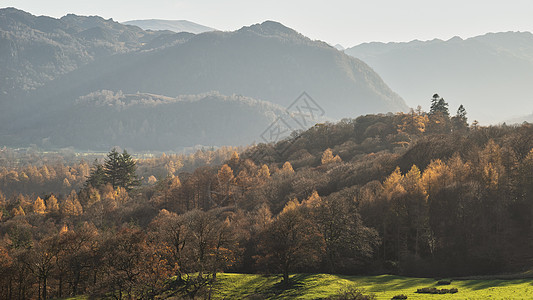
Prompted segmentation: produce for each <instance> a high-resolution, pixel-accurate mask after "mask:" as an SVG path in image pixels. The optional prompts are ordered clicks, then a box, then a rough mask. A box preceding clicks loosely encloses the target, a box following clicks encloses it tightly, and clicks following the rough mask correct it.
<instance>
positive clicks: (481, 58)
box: [345, 32, 533, 122]
mask: <svg viewBox="0 0 533 300" xmlns="http://www.w3.org/2000/svg"><path fill="white" fill-rule="evenodd" d="M345 53H347V54H350V55H352V56H354V57H357V58H360V59H361V60H363V61H365V62H367V63H368V64H369V65H370V66H371V67H372V68H374V70H376V71H377V72H378V73H379V74H380V75H381V76H382V77H383V79H384V80H385V82H387V84H389V85H390V86H391V88H392V89H393V90H395V91H396V92H398V93H399V94H400V95H402V97H404V99H405V100H406V101H407V103H408V104H409V105H410V106H416V105H417V104H423V105H427V104H428V103H429V98H430V97H431V96H432V95H433V94H434V93H439V94H440V95H441V96H443V97H444V98H445V99H446V100H447V101H448V102H450V110H451V111H452V112H453V113H455V110H456V109H457V107H458V106H459V104H461V103H462V104H464V105H465V106H466V108H467V110H468V111H470V112H471V115H470V120H473V119H478V120H480V121H484V122H498V121H504V120H506V119H509V118H511V117H512V116H517V115H522V114H524V111H526V112H529V111H532V110H533V94H532V93H531V86H532V82H533V34H531V33H529V32H506V33H490V34H486V35H483V36H478V37H474V38H469V39H466V40H463V39H461V38H458V37H455V38H452V39H450V40H448V41H442V40H432V41H426V42H421V41H412V42H409V43H388V44H383V43H369V44H362V45H359V46H356V47H353V48H350V49H347V50H346V51H345ZM426 108H427V106H426Z"/></svg>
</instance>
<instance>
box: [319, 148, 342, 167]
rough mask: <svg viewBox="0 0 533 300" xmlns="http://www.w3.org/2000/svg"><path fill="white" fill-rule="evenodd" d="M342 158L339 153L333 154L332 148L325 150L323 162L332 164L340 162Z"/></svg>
mask: <svg viewBox="0 0 533 300" xmlns="http://www.w3.org/2000/svg"><path fill="white" fill-rule="evenodd" d="M341 161H342V159H341V158H340V157H339V156H338V155H335V156H334V155H333V151H331V149H330V148H328V149H326V150H324V153H323V154H322V159H321V162H322V164H323V165H326V164H330V163H338V162H341Z"/></svg>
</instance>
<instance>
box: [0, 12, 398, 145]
mask: <svg viewBox="0 0 533 300" xmlns="http://www.w3.org/2000/svg"><path fill="white" fill-rule="evenodd" d="M1 12H2V13H4V15H9V14H8V12H9V13H10V14H12V15H15V16H10V17H6V18H3V19H2V20H4V21H5V20H7V22H4V23H8V24H9V23H10V22H11V23H14V24H16V25H15V26H11V27H10V26H9V25H5V24H0V25H4V27H2V28H5V30H6V31H5V32H7V34H8V35H9V36H10V37H11V40H10V43H11V44H9V45H12V46H13V47H11V48H10V49H9V51H6V52H4V55H2V54H1V53H0V59H3V60H4V62H6V64H7V65H9V64H12V65H13V68H12V69H11V70H12V71H13V72H14V74H15V75H16V76H18V77H17V78H19V79H20V82H21V83H22V84H19V85H13V86H11V87H12V91H11V92H9V93H5V94H4V95H3V97H2V101H0V141H2V143H4V144H5V145H12V146H17V147H20V146H27V145H29V144H37V145H39V146H46V147H66V146H73V147H76V148H80V147H81V148H88V147H90V145H91V144H93V145H96V146H95V147H99V148H101V147H105V146H104V145H114V144H116V143H117V142H118V141H122V142H123V143H126V144H128V146H129V147H131V148H133V149H146V150H149V148H148V147H149V146H153V147H155V148H157V149H158V150H165V149H175V148H176V147H182V146H192V145H194V144H196V143H202V144H203V143H208V144H210V143H212V144H213V145H220V144H235V143H238V144H245V143H251V142H253V141H255V140H259V137H258V135H257V133H255V131H254V135H252V134H250V132H248V133H247V132H244V131H239V130H234V129H235V128H236V127H235V126H236V124H239V126H241V127H243V128H249V129H251V128H255V127H256V126H257V127H261V128H262V129H263V130H264V129H266V128H267V125H268V124H269V122H266V121H261V122H258V123H257V124H254V120H266V119H265V118H264V116H266V115H268V116H271V115H272V111H273V109H271V108H268V107H266V106H265V105H256V106H253V109H251V111H250V112H246V110H244V109H236V110H235V111H236V113H235V114H231V116H232V119H231V120H232V122H233V125H232V126H234V127H231V126H230V127H227V126H226V127H225V126H221V127H220V128H216V127H215V128H213V132H217V133H218V134H219V135H217V136H215V135H209V134H207V135H206V139H199V138H191V139H189V138H185V137H187V136H194V137H198V136H202V131H201V130H202V128H203V127H201V126H196V127H194V126H193V127H190V126H189V127H188V126H182V125H183V124H181V125H180V126H179V127H174V128H172V130H176V131H177V132H176V133H175V134H171V135H169V134H168V132H169V130H171V129H167V128H164V126H163V124H161V123H158V122H160V121H161V119H160V118H159V115H158V113H167V110H166V109H168V111H173V112H174V116H175V117H176V118H178V116H187V115H190V116H194V117H195V118H194V119H193V120H196V121H195V122H197V121H202V122H206V124H208V125H209V124H212V122H210V119H209V118H212V119H213V120H214V119H216V118H215V117H214V116H213V114H215V113H216V112H217V110H214V111H213V110H211V111H206V110H205V109H203V107H204V106H207V105H208V104H206V103H208V102H205V101H204V102H201V103H202V105H199V104H198V105H184V104H183V103H182V102H180V101H177V102H176V103H173V104H165V105H158V106H157V109H155V110H154V109H153V107H151V106H146V105H141V106H135V107H128V109H125V110H121V111H119V112H116V113H111V112H110V111H107V110H105V109H104V108H105V107H106V106H104V107H98V108H97V109H93V108H92V107H88V108H87V107H86V108H84V110H80V106H79V103H78V99H80V97H81V98H83V97H85V96H86V95H91V94H92V95H94V94H95V93H96V94H97V93H101V92H102V91H104V90H105V91H109V92H110V93H112V94H113V95H115V94H121V93H122V94H125V95H134V94H141V95H157V96H155V97H156V98H177V99H179V98H180V96H181V95H201V94H205V93H210V92H213V91H216V92H219V93H220V94H221V95H239V96H230V97H237V98H236V99H240V98H239V97H240V95H244V96H246V97H250V98H253V99H260V100H263V101H269V102H271V103H273V104H275V105H277V110H280V109H281V107H283V108H287V107H289V106H290V105H291V103H293V102H294V101H295V99H296V98H297V97H298V96H299V95H301V94H302V92H304V91H305V92H307V94H309V95H310V96H311V97H312V98H313V99H314V101H315V102H316V104H317V105H318V106H320V108H317V107H315V109H317V110H318V113H319V115H322V110H323V111H324V113H325V116H322V117H325V118H330V119H333V118H337V119H340V118H344V117H355V116H358V115H361V114H367V113H377V112H389V111H400V110H406V109H407V106H406V105H405V102H404V101H403V100H402V99H401V98H400V97H399V96H398V95H397V94H396V93H394V92H393V91H392V90H391V89H390V88H389V87H388V86H387V85H386V84H385V83H384V82H383V80H382V79H381V78H380V77H379V75H377V74H376V73H375V72H374V71H373V70H372V69H371V68H370V67H368V66H367V65H366V64H365V63H363V62H362V61H360V60H358V59H355V58H352V57H350V56H348V55H345V54H344V53H342V52H340V51H338V50H336V49H335V48H333V47H331V46H329V45H327V44H326V43H323V42H319V41H312V40H310V39H308V38H307V37H304V36H303V35H301V34H299V33H297V32H296V31H294V30H292V29H290V28H287V27H285V26H283V25H282V24H279V23H276V22H271V21H267V22H264V23H262V24H256V25H252V26H249V27H243V28H242V29H240V30H237V31H235V32H218V31H215V32H206V33H202V34H198V35H195V34H192V33H184V32H182V33H172V32H168V31H167V32H160V31H158V32H151V31H144V30H142V29H140V28H138V27H136V26H127V25H123V24H119V23H116V22H114V21H112V20H104V19H102V18H99V17H79V16H74V15H68V16H65V17H63V18H61V19H53V18H48V17H35V16H32V15H30V14H27V13H24V12H22V11H18V10H15V9H6V10H2V11H1ZM41 18H45V19H46V24H52V25H53V26H51V25H50V26H45V25H46V24H45V25H43V24H41V23H42V22H40V21H39V22H37V21H38V20H41ZM20 24H29V25H20ZM18 28H24V30H23V31H22V32H30V34H28V35H27V37H26V39H25V40H24V43H26V44H25V47H27V48H32V47H33V48H38V47H37V46H36V44H39V43H40V41H41V40H43V41H45V44H46V45H53V47H52V48H53V49H54V51H52V52H51V55H50V56H45V57H43V56H42V55H41V53H42V52H43V51H41V50H36V51H35V52H28V53H24V55H22V54H21V53H20V52H19V50H20V48H21V47H19V44H21V43H22V42H21V40H20V38H18V35H17V34H18V32H19V31H17V30H18ZM50 28H51V29H50ZM46 30H49V31H50V30H52V32H53V33H50V34H48V33H46V32H47V31H46ZM57 35H60V36H61V38H58V39H56V40H52V38H54V37H56V36H57ZM21 36H22V37H24V36H25V35H23V34H22V35H21ZM14 37H17V38H14ZM33 37H38V38H37V39H35V38H33ZM64 40H66V41H68V42H69V43H70V44H68V43H67V45H63V44H61V43H62V41H64ZM71 44H72V45H73V46H72V45H71ZM98 47H100V48H98ZM102 47H103V48H102ZM33 48H32V49H33ZM102 49H107V50H106V51H100V50H102ZM67 50H72V51H71V52H72V55H71V56H72V57H73V58H72V60H75V59H78V60H80V61H79V62H78V61H76V63H72V64H70V63H69V64H68V65H67V66H68V67H66V66H65V65H64V63H65V61H67V62H68V61H69V60H68V59H65V58H64V57H63V56H61V55H58V53H59V54H61V53H68V51H67ZM91 51H92V52H91ZM12 53H15V55H11V54H12ZM45 53H46V51H45ZM17 56H20V57H24V62H23V63H22V64H23V65H24V66H26V68H27V70H29V71H28V72H22V71H21V70H25V69H24V68H23V67H21V63H20V60H17V59H12V58H13V57H17ZM81 58H83V59H84V60H81ZM41 64H42V65H44V66H45V67H43V68H39V66H41ZM37 75H38V76H37ZM16 76H14V77H16ZM39 76H40V77H39ZM41 77H42V78H41ZM32 80H33V82H35V84H34V85H32V86H31V87H26V86H24V83H26V82H29V81H32ZM113 97H114V96H113ZM113 97H112V98H113ZM128 97H129V96H128ZM128 97H126V98H128ZM150 97H151V96H150ZM237 102H239V101H237ZM235 103H236V102H235V101H234V102H232V101H229V102H228V101H219V102H217V104H216V107H218V108H219V109H218V110H219V111H228V110H229V109H232V108H235V105H236V104H235ZM167 105H168V106H167ZM304 106H305V104H304V103H299V104H298V105H295V106H293V109H295V108H296V109H297V108H300V109H304V110H305V109H306V108H305V107H304ZM163 108H165V109H163ZM144 110H146V114H144V115H143V113H142V112H143V111H144ZM36 111H37V112H39V113H38V114H36V113H35V112H36ZM155 111H157V113H155ZM201 113H205V114H206V115H205V116H204V115H202V114H201ZM314 113H316V112H314ZM184 114H185V115H184ZM249 115H251V116H254V118H250V117H249ZM274 115H276V114H274ZM103 116H105V117H103ZM145 116H146V117H145ZM171 116H172V115H168V118H167V119H165V120H167V122H168V124H175V122H174V121H173V120H172V118H171ZM81 120H85V121H84V122H85V123H84V124H85V125H84V126H85V127H80V126H78V125H77V123H76V122H77V121H81ZM90 120H93V122H97V123H98V124H91V123H90ZM120 120H122V121H123V122H122V126H123V131H122V132H121V133H120V134H116V132H117V131H115V129H113V130H110V131H112V132H114V133H115V134H114V135H113V134H110V133H109V134H108V133H106V132H108V131H109V130H107V131H106V128H108V127H111V128H114V127H113V126H115V125H117V124H120V122H119V121H120ZM145 120H146V121H147V122H148V123H149V124H155V123H157V124H159V125H158V126H156V130H155V131H153V132H152V133H151V135H152V136H143V135H140V134H139V133H140V131H139V128H138V125H139V124H130V123H128V124H130V125H128V126H124V122H138V123H140V124H142V123H144V121H145ZM268 120H269V121H272V118H270V119H268ZM319 120H323V118H322V119H317V118H314V119H313V120H312V122H311V123H312V124H311V123H309V124H305V125H304V126H305V127H307V126H312V125H314V123H313V122H317V121H319ZM115 121H116V122H115ZM110 122H115V123H113V124H114V125H110V124H111V123H110ZM176 124H177V123H176ZM117 126H118V125H117ZM169 126H171V125H169ZM209 126H210V125H209ZM209 126H208V127H209ZM119 127H120V126H119ZM89 128H90V130H89ZM125 128H128V129H125ZM176 128H177V129H176ZM227 128H230V130H225V129H227ZM298 128H300V127H298ZM67 129H68V130H67ZM218 129H221V130H220V131H217V130H218ZM91 130H93V131H94V132H92V133H91ZM210 130H211V129H210ZM102 132H104V133H105V134H103V135H102V138H100V137H99V136H98V134H101V133H102ZM136 133H137V134H138V135H135V134H136ZM260 133H261V132H259V134H260ZM126 137H127V138H126ZM182 137H183V138H182ZM165 138H171V139H173V141H172V142H168V143H167V142H163V140H162V139H165ZM209 138H211V140H210V139H209ZM147 141H150V142H147ZM91 142H94V143H91ZM186 143H193V144H187V145H186ZM167 147H170V148H167ZM155 148H154V149H155Z"/></svg>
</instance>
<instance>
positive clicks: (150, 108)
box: [2, 90, 285, 151]
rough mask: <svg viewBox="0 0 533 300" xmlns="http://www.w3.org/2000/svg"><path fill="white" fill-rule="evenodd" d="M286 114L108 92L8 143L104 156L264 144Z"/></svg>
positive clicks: (203, 98) (242, 103) (247, 104)
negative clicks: (116, 149) (113, 151)
mask: <svg viewBox="0 0 533 300" xmlns="http://www.w3.org/2000/svg"><path fill="white" fill-rule="evenodd" d="M284 113H285V111H284V109H283V108H282V107H280V106H277V105H273V104H271V103H268V102H265V101H257V100H254V99H251V98H247V97H242V96H223V95H220V94H217V93H210V94H202V95H187V96H180V97H177V98H171V97H165V96H160V95H154V94H146V93H138V94H124V93H122V92H121V91H119V92H116V93H115V92H112V91H106V90H104V91H98V92H93V93H91V94H88V95H85V96H83V97H80V98H78V99H77V100H76V101H75V102H74V103H73V105H72V106H69V108H68V111H65V110H58V111H54V112H48V113H44V114H43V115H44V116H45V117H44V118H40V119H37V120H35V121H34V122H30V121H28V122H23V123H25V124H21V125H19V126H16V127H12V128H11V132H12V133H14V136H15V137H14V138H12V139H11V140H10V141H9V142H11V143H12V144H15V145H28V144H30V143H38V144H39V146H42V147H54V148H57V147H60V148H61V147H70V146H74V147H76V148H77V149H91V150H102V151H106V150H108V149H110V148H111V147H113V146H115V145H120V146H121V147H128V148H131V149H135V150H136V151H150V150H160V151H168V150H174V151H179V150H181V149H183V148H185V147H191V146H196V145H206V146H223V145H247V144H249V143H251V142H253V141H258V142H263V141H262V140H261V138H260V136H261V134H262V133H263V131H264V130H265V129H266V128H268V126H269V125H270V124H271V123H272V122H273V121H274V120H275V119H276V118H277V117H280V116H282V115H283V114H284ZM37 137H38V138H40V140H38V139H37ZM7 139H9V137H3V138H2V140H3V141H6V140H7Z"/></svg>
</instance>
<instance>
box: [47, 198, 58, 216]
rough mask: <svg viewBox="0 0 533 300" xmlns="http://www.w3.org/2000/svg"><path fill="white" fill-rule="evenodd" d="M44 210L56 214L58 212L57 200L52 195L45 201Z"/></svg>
mask: <svg viewBox="0 0 533 300" xmlns="http://www.w3.org/2000/svg"><path fill="white" fill-rule="evenodd" d="M46 209H47V210H48V212H57V211H59V204H58V202H57V198H56V196H54V195H51V196H50V197H49V198H48V200H46Z"/></svg>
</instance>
